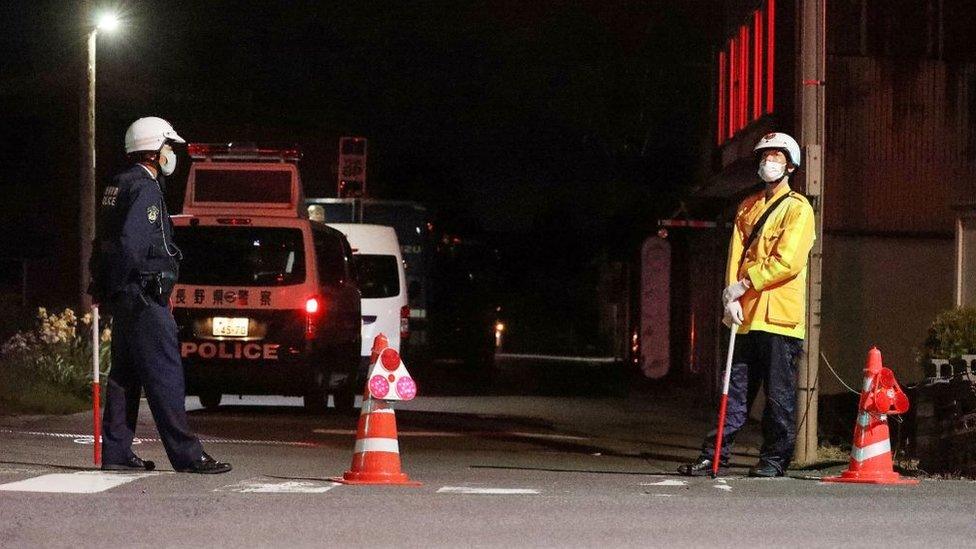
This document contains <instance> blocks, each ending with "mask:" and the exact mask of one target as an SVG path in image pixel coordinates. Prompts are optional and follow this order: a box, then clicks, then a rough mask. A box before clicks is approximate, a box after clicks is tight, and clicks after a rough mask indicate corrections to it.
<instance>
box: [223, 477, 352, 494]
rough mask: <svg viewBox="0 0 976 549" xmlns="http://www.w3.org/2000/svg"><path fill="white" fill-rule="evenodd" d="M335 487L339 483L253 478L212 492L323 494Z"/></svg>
mask: <svg viewBox="0 0 976 549" xmlns="http://www.w3.org/2000/svg"><path fill="white" fill-rule="evenodd" d="M336 486H339V483H337V482H310V481H294V480H288V481H284V482H268V481H266V480H263V479H260V478H254V479H249V480H245V481H242V482H238V483H237V484H231V485H229V486H224V487H222V488H217V489H216V490H214V492H238V493H241V494H324V493H325V492H328V491H329V490H331V489H333V488H335V487H336Z"/></svg>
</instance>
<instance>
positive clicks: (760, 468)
mask: <svg viewBox="0 0 976 549" xmlns="http://www.w3.org/2000/svg"><path fill="white" fill-rule="evenodd" d="M783 474H784V473H783V470H782V469H780V468H779V467H777V466H775V465H773V464H772V463H769V462H768V461H760V462H759V463H757V464H756V465H755V466H753V467H750V468H749V476H750V477H759V478H773V477H781V476H783Z"/></svg>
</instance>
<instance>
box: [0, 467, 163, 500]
mask: <svg viewBox="0 0 976 549" xmlns="http://www.w3.org/2000/svg"><path fill="white" fill-rule="evenodd" d="M159 474H162V473H149V472H146V473H116V472H107V471H79V472H77V473H54V474H50V475H41V476H39V477H34V478H29V479H27V480H20V481H17V482H10V483H7V484H0V490H2V491H5V492H46V493H58V494H96V493H98V492H104V491H106V490H111V489H112V488H115V487H117V486H122V485H123V484H128V483H130V482H132V481H134V480H139V479H141V478H146V477H151V476H155V475H159Z"/></svg>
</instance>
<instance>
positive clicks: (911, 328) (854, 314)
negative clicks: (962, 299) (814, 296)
mask: <svg viewBox="0 0 976 549" xmlns="http://www.w3.org/2000/svg"><path fill="white" fill-rule="evenodd" d="M824 239H825V241H824V258H823V261H824V276H823V308H822V312H823V323H822V331H821V339H820V345H821V350H822V352H823V353H824V355H825V356H826V357H827V361H828V362H830V365H831V366H833V368H834V369H835V370H837V373H838V374H839V375H840V376H841V377H842V378H843V379H844V381H845V382H847V383H848V384H850V385H852V386H853V387H855V388H858V386H859V385H860V381H861V371H862V370H863V368H864V361H865V358H866V357H867V352H868V350H869V349H870V348H871V346H872V345H876V346H877V347H878V349H880V350H881V353H882V355H883V356H884V362H885V366H887V367H889V368H891V369H892V370H894V372H895V374H896V376H897V378H898V381H899V382H901V383H909V382H912V381H918V380H919V379H921V377H922V370H921V368H920V367H919V366H918V365H917V364H916V362H915V351H916V350H917V349H919V348H921V345H922V342H923V340H924V338H925V332H926V329H927V328H928V326H929V324H930V323H931V322H932V320H933V319H934V318H935V315H936V314H937V313H938V312H939V311H942V310H944V309H947V308H949V307H951V306H952V295H953V284H954V282H953V276H954V265H955V263H954V256H953V249H954V248H953V247H954V243H953V241H952V240H951V239H948V238H906V237H898V238H890V237H879V236H844V235H830V234H828V235H826V236H825V237H824ZM820 390H821V393H823V394H831V393H839V392H843V391H845V390H846V389H844V388H843V387H842V386H841V385H840V384H839V383H838V382H837V380H836V379H835V378H834V376H833V374H831V373H830V370H829V369H828V368H827V367H826V365H824V364H823V362H821V367H820Z"/></svg>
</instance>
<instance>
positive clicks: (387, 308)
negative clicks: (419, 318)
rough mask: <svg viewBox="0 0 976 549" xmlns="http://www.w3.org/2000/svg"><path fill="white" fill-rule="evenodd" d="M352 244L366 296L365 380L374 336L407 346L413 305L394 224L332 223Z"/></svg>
mask: <svg viewBox="0 0 976 549" xmlns="http://www.w3.org/2000/svg"><path fill="white" fill-rule="evenodd" d="M329 226H330V227H332V228H333V229H336V230H338V231H341V232H342V234H344V235H345V236H346V238H347V239H349V245H350V246H352V254H353V261H354V262H355V266H356V277H357V278H356V279H357V282H358V284H359V291H360V293H361V295H362V312H363V328H362V338H363V346H362V350H361V351H360V359H359V367H360V368H359V374H360V379H361V380H362V381H364V382H365V374H366V367H367V366H368V364H369V358H370V354H371V353H372V346H373V339H374V338H375V337H376V336H378V335H380V334H383V335H385V336H386V337H387V339H388V340H389V344H390V347H393V348H394V349H397V350H402V349H403V344H404V343H406V340H407V339H408V338H409V337H410V324H409V321H410V305H409V303H408V301H407V275H406V272H405V271H404V267H403V256H402V255H400V242H399V241H398V240H397V235H396V231H395V230H394V229H393V227H385V226H382V225H369V224H364V223H330V224H329Z"/></svg>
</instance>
